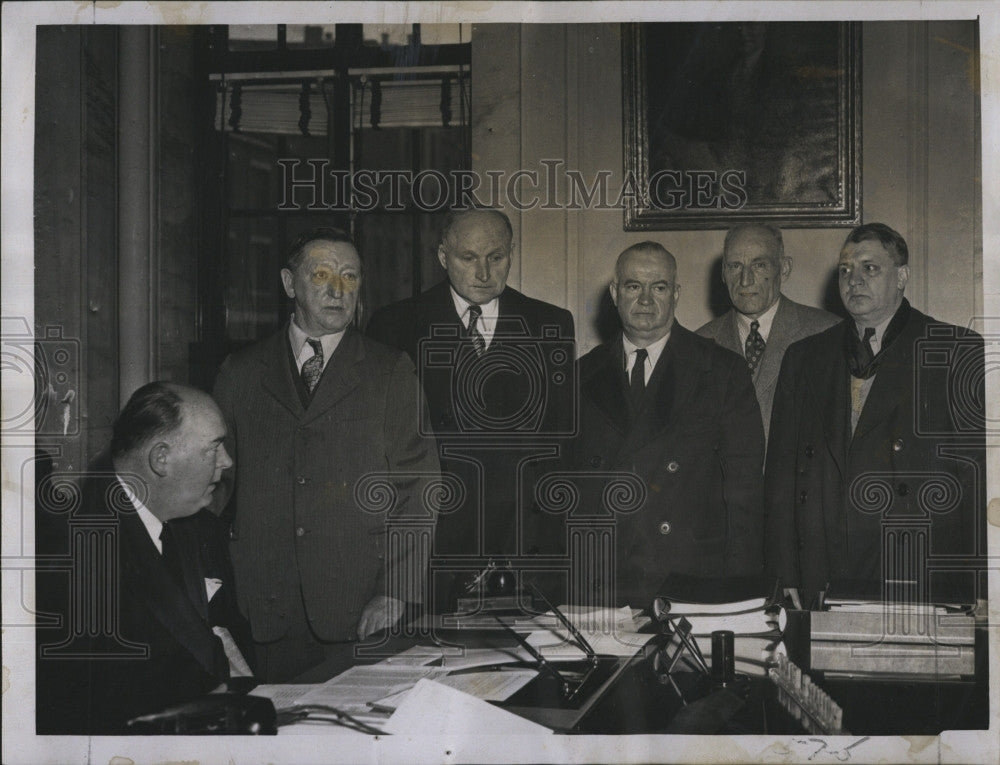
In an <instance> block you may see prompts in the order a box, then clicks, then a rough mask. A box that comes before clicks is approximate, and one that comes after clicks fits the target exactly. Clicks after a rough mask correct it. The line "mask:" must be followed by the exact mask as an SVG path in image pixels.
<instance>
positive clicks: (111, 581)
mask: <svg viewBox="0 0 1000 765" xmlns="http://www.w3.org/2000/svg"><path fill="white" fill-rule="evenodd" d="M225 437H226V424H225V421H224V420H223V419H222V414H221V412H220V411H219V409H218V407H217V406H216V405H215V403H214V402H213V401H212V399H211V398H210V397H209V396H208V395H206V394H205V393H202V392H201V391H198V390H195V389H193V388H188V387H186V386H183V385H175V384H173V383H165V382H154V383H149V384H148V385H145V386H143V387H142V388H140V389H139V390H137V391H136V392H135V393H134V394H133V395H132V398H131V399H130V400H129V402H128V403H127V404H126V405H125V408H124V409H123V410H122V412H121V415H120V416H119V417H118V420H117V422H116V423H115V425H114V431H113V435H112V440H111V448H110V458H104V459H102V460H99V461H98V462H97V463H96V464H95V465H94V467H93V469H92V471H91V477H90V479H89V480H88V482H87V483H86V484H85V485H84V487H83V493H82V502H81V503H80V505H79V507H77V508H75V509H74V510H73V511H72V512H71V513H70V515H71V517H70V519H69V526H70V528H69V530H68V540H67V541H68V549H69V550H70V551H71V563H72V572H71V573H70V572H64V571H58V572H50V573H46V574H40V577H39V579H40V583H39V605H40V606H41V611H42V612H43V613H44V612H49V613H56V614H59V615H60V616H61V617H62V625H61V628H59V629H55V628H53V629H42V628H39V633H38V642H39V645H40V649H41V650H40V653H39V658H38V665H37V692H38V705H37V710H38V711H37V715H38V717H37V720H38V725H37V731H38V733H61V734H68V733H72V734H109V733H112V734H113V733H125V732H127V728H126V725H125V723H126V721H127V720H129V719H131V718H133V717H136V716H139V715H143V714H148V713H152V712H157V711H160V710H161V709H163V708H164V707H167V706H171V705H173V704H178V703H182V702H186V701H192V700H194V699H196V698H198V697H200V696H203V695H205V694H207V693H209V692H211V691H212V690H214V689H217V688H220V687H221V686H223V684H225V683H226V682H227V681H230V679H231V678H233V677H238V676H244V677H249V676H251V675H252V672H251V670H250V668H249V666H248V664H247V662H248V660H251V659H252V654H251V653H250V651H251V643H250V630H249V625H248V624H247V622H246V620H245V619H244V618H243V617H242V616H241V615H240V613H239V611H238V610H237V607H236V595H235V589H234V582H233V573H232V567H231V565H230V561H229V554H228V551H227V547H226V539H225V535H224V533H223V530H222V525H221V523H220V522H219V520H218V519H217V518H216V517H215V515H214V514H213V513H211V512H210V511H209V510H207V509H205V508H207V507H208V505H209V504H210V503H211V501H212V494H213V492H214V491H215V488H216V486H217V485H218V483H219V477H220V475H221V473H222V471H223V470H224V469H225V468H227V467H229V466H231V465H232V464H233V463H232V460H231V459H230V457H229V454H228V452H227V451H226V447H225V445H224V443H223V441H224V439H225ZM58 509H62V508H54V507H48V508H44V507H43V508H42V510H41V512H51V511H53V510H58ZM101 544H103V545H105V546H104V547H103V548H101V549H100V550H97V549H95V545H101ZM57 579H58V580H59V581H56V580H57ZM67 585H71V586H67ZM67 633H68V637H66V638H65V639H61V638H64V637H65V636H66V635H67Z"/></svg>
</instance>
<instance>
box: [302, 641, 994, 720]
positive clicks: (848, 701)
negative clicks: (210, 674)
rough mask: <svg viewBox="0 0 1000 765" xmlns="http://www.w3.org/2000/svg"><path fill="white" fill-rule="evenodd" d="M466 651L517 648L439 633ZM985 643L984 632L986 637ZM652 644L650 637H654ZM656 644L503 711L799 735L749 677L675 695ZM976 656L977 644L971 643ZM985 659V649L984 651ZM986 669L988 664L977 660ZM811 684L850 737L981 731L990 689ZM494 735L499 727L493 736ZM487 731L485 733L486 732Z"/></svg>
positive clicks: (692, 682) (351, 660)
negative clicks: (563, 694) (731, 686)
mask: <svg viewBox="0 0 1000 765" xmlns="http://www.w3.org/2000/svg"><path fill="white" fill-rule="evenodd" d="M446 637H447V639H448V640H449V641H451V642H453V643H455V644H460V645H464V646H467V647H470V648H471V647H508V648H510V647H514V645H515V643H514V641H513V640H512V639H511V638H510V637H509V636H507V635H504V634H503V633H499V632H487V631H481V632H480V631H476V632H471V631H467V630H463V631H456V632H454V633H451V634H449V635H447V636H446ZM983 638H984V642H985V635H984V636H983ZM658 639H659V638H654V641H656V640H658ZM418 642H420V641H419V640H418V639H414V638H393V639H391V640H389V641H387V642H385V643H384V644H383V645H382V646H381V649H382V650H381V653H382V656H385V655H388V654H391V653H395V652H398V651H402V650H405V649H406V648H408V647H410V646H412V645H415V644H417V643H418ZM356 648H357V646H355V645H345V646H343V647H342V649H341V650H340V651H338V652H337V653H335V654H331V655H330V656H329V657H328V658H327V659H326V661H324V662H323V663H322V664H320V665H318V666H316V667H314V668H313V669H311V670H309V671H308V672H306V673H304V674H303V675H302V676H300V677H299V678H298V679H297V681H296V682H299V683H321V682H325V681H326V680H328V679H330V678H331V677H334V676H335V675H337V674H339V673H340V672H342V671H344V670H346V669H348V668H349V667H351V666H353V665H355V664H357V663H373V662H375V661H378V660H379V658H381V657H369V658H362V659H358V658H356V657H355V650H356ZM657 649H658V645H656V644H655V642H653V643H651V644H650V645H649V646H647V648H646V649H645V651H643V652H640V653H639V654H637V655H636V656H635V657H634V658H633V659H631V660H629V659H613V660H612V659H609V660H606V661H607V662H609V665H608V668H607V669H606V671H605V672H604V675H603V677H602V679H601V681H600V682H599V683H597V685H596V687H595V689H594V691H593V694H592V695H591V696H588V698H586V699H584V700H582V701H581V702H580V703H579V704H577V705H576V706H572V705H566V704H562V703H560V702H561V699H560V698H559V694H558V690H557V689H556V688H555V686H554V681H553V680H551V679H550V678H548V677H546V676H539V678H537V679H536V680H534V681H532V683H530V684H529V685H528V686H526V687H525V688H523V689H522V690H521V691H518V693H517V694H515V695H514V696H512V697H511V698H510V699H509V700H508V701H507V702H504V703H503V704H501V705H500V706H502V707H503V708H505V709H507V710H509V711H511V712H514V713H516V714H518V715H521V716H523V717H526V718H528V719H530V720H533V721H535V722H539V723H541V724H543V725H546V726H547V727H550V728H552V729H554V730H557V731H558V732H567V733H568V732H573V733H591V734H604V735H616V734H639V733H670V734H699V735H709V734H730V735H741V734H799V733H802V732H803V731H802V728H801V727H800V726H799V724H798V723H797V722H796V721H795V720H793V719H792V717H791V716H790V715H788V714H787V713H786V712H785V711H784V710H783V709H782V708H781V706H780V704H779V703H778V702H777V695H776V692H775V687H774V685H773V684H772V683H771V682H770V680H768V679H766V678H763V677H756V678H751V679H750V680H749V682H748V683H747V684H746V686H745V687H744V688H742V689H741V693H739V694H737V693H735V692H734V691H732V690H728V689H712V688H711V687H710V686H709V685H708V684H707V683H706V682H704V681H702V680H700V679H699V677H698V676H696V675H695V674H693V673H685V672H681V673H676V674H675V675H674V679H675V683H676V684H677V686H678V688H679V689H680V691H681V692H682V693H683V694H684V695H685V696H686V697H687V701H688V702H689V703H687V704H685V703H684V702H682V700H681V698H680V697H679V696H678V694H677V691H676V690H675V689H674V687H673V686H672V685H671V684H670V683H669V681H667V680H666V679H665V678H664V677H661V676H660V674H659V673H658V672H657V671H656V669H655V668H654V661H653V654H655V652H656V650H657ZM977 650H978V647H977ZM982 652H983V653H985V645H984V646H983V651H982ZM983 666H984V668H985V662H984V664H983ZM813 679H814V680H815V681H816V683H817V685H819V686H820V687H821V688H822V689H823V690H825V691H826V692H827V693H828V694H829V695H830V696H831V697H832V698H833V699H834V700H835V701H836V702H837V703H838V704H839V705H840V706H841V707H842V708H843V709H844V726H845V728H846V729H847V730H849V731H850V732H851V734H852V735H856V736H862V735H903V734H913V735H936V734H938V733H940V732H941V731H942V730H958V729H962V730H969V729H985V728H987V727H988V703H987V695H988V683H987V682H986V675H985V672H984V673H981V676H980V679H979V680H977V681H938V682H905V681H890V680H871V679H843V678H841V679H833V678H823V677H821V676H819V675H814V677H813ZM496 732H497V733H499V732H500V731H496ZM484 733H489V731H484Z"/></svg>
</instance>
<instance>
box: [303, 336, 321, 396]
mask: <svg viewBox="0 0 1000 765" xmlns="http://www.w3.org/2000/svg"><path fill="white" fill-rule="evenodd" d="M306 342H307V343H309V347H310V348H312V349H313V355H312V356H310V357H309V358H308V359H306V363H305V364H303V365H302V382H304V383H305V384H306V390H308V391H309V392H310V393H312V392H313V390H315V388H316V384H317V383H318V382H319V378H320V377H322V376H323V344H322V343H321V342H320V341H319V340H313V339H312V338H309V339H308V340H306Z"/></svg>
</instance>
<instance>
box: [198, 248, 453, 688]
mask: <svg viewBox="0 0 1000 765" xmlns="http://www.w3.org/2000/svg"><path fill="white" fill-rule="evenodd" d="M281 279H282V283H283V285H284V288H285V293H286V294H287V295H288V297H289V298H291V299H292V300H293V301H294V304H295V313H294V315H293V316H292V318H291V320H290V321H289V323H288V325H287V326H285V327H283V328H282V329H281V331H280V332H278V333H277V334H276V335H273V336H272V337H270V338H268V339H266V340H264V341H262V342H260V343H258V344H257V345H255V346H252V347H250V348H248V349H246V350H245V351H241V352H239V353H236V354H234V355H233V356H231V357H230V358H229V359H227V360H226V362H225V363H224V364H223V366H222V369H221V370H220V372H219V377H218V379H217V381H216V384H215V391H214V396H215V398H216V400H217V401H218V402H219V406H220V407H221V409H222V412H223V414H224V415H225V417H226V422H227V423H228V425H229V438H228V439H227V441H226V443H227V446H228V447H229V448H230V449H231V451H232V453H233V455H234V457H235V459H236V460H237V467H236V470H235V475H232V474H231V472H232V471H227V473H226V474H225V475H224V477H223V480H224V483H225V485H226V487H227V490H228V492H233V491H234V494H233V497H234V501H235V508H234V511H233V531H232V543H231V550H232V554H233V563H234V565H235V567H236V575H237V579H238V581H239V582H240V594H241V596H242V598H243V600H242V604H241V605H243V608H244V611H245V613H246V614H247V617H248V618H249V619H250V623H251V624H252V626H253V630H254V639H255V640H256V641H258V643H260V644H261V649H260V650H259V651H258V653H259V654H260V655H261V670H262V674H263V676H264V677H265V678H266V679H267V681H268V682H272V681H287V680H288V679H290V678H293V677H295V676H296V675H298V674H300V673H301V672H302V671H303V670H304V669H306V668H308V667H309V666H311V665H313V664H317V663H319V662H321V661H322V660H323V659H324V658H325V657H326V656H328V655H330V654H331V653H339V652H340V650H341V649H340V648H338V645H341V646H342V645H343V644H344V643H346V642H348V641H350V640H352V639H354V638H356V637H360V638H364V637H365V636H367V635H369V634H371V633H373V632H375V631H377V630H380V629H383V628H388V627H391V626H392V625H393V624H394V623H395V622H397V621H398V620H399V618H400V616H401V615H402V614H403V612H404V606H405V605H406V604H408V603H413V604H416V603H421V602H422V601H423V580H424V577H425V573H426V571H425V570H426V561H427V554H428V551H429V547H430V543H431V541H430V538H431V536H432V532H433V526H434V521H435V511H434V508H433V507H429V506H428V503H429V502H430V501H431V500H430V499H427V498H428V497H429V494H428V493H427V492H426V489H427V487H428V484H429V483H431V482H433V481H435V480H437V478H438V477H439V469H438V461H437V456H436V455H435V453H434V449H433V443H429V442H428V440H426V439H424V438H423V437H421V435H420V434H419V430H418V428H419V422H420V419H421V416H422V415H421V412H422V410H424V408H425V407H426V404H425V403H424V398H423V395H422V393H421V392H420V387H419V383H418V381H417V377H416V375H415V374H414V369H413V364H412V363H411V362H410V360H409V359H408V358H407V357H406V355H405V354H403V353H400V352H399V351H396V350H393V349H390V348H387V347H385V346H383V345H381V344H380V343H377V342H374V341H372V340H369V339H368V338H366V337H364V336H363V335H362V334H361V333H360V332H358V331H357V330H356V329H355V328H354V326H353V322H354V318H355V313H356V309H357V305H358V295H359V289H360V285H361V279H362V269H361V260H360V258H359V256H358V252H357V250H356V249H355V247H354V245H353V243H352V242H351V240H350V238H349V237H348V236H347V235H346V234H345V233H343V232H342V231H339V230H337V229H316V230H313V231H309V232H306V233H305V234H303V235H301V236H300V237H299V238H298V239H297V240H296V241H295V242H293V244H292V246H291V248H290V254H289V258H288V262H287V265H286V267H285V268H284V269H282V271H281ZM234 480H235V487H234V488H233V481H234ZM425 500H426V501H425ZM401 524H402V525H403V526H405V527H406V529H409V531H406V529H403V530H402V531H400V532H399V533H400V535H399V536H394V533H395V532H394V529H396V530H397V531H398V530H399V528H400V525H401Z"/></svg>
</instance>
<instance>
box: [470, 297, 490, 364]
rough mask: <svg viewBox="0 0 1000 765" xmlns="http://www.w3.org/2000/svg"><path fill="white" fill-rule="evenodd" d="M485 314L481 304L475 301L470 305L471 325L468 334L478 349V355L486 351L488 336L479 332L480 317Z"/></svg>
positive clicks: (473, 345)
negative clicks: (485, 336)
mask: <svg viewBox="0 0 1000 765" xmlns="http://www.w3.org/2000/svg"><path fill="white" fill-rule="evenodd" d="M482 315H483V309H482V307H481V306H478V305H476V304H475V303H473V304H472V305H470V306H469V326H468V328H467V330H468V336H469V339H470V340H471V341H472V347H473V348H475V350H476V355H477V356H482V355H483V354H484V353H486V338H484V337H483V336H482V334H480V332H479V317H480V316H482Z"/></svg>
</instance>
